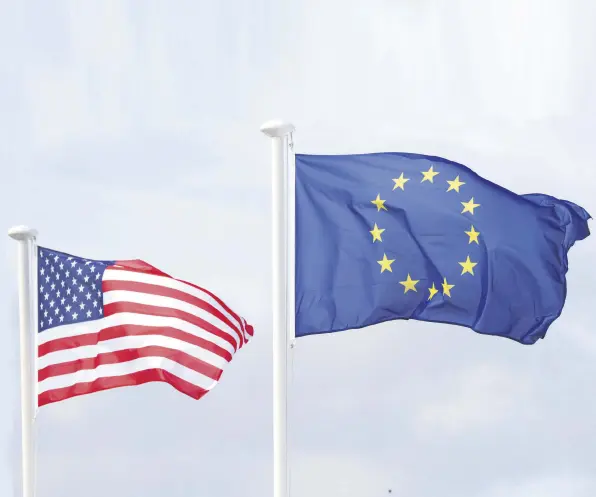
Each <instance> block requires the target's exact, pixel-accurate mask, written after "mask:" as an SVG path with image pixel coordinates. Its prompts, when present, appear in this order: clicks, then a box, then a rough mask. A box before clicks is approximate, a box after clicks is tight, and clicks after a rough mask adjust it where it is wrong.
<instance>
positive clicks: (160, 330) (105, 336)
mask: <svg viewBox="0 0 596 497" xmlns="http://www.w3.org/2000/svg"><path fill="white" fill-rule="evenodd" d="M147 335H160V336H165V337H170V338H176V339H178V340H182V341H183V342H188V343H190V344H192V345H196V346H197V347H201V348H203V349H205V350H208V351H209V352H212V353H214V354H217V355H218V356H219V357H222V358H223V359H225V360H226V361H228V362H230V361H231V360H232V354H230V353H229V352H228V351H227V350H226V349H224V348H222V347H220V346H219V345H216V344H214V343H213V342H210V341H209V340H205V339H204V338H200V337H197V336H195V335H192V334H191V333H187V332H185V331H181V330H178V329H176V328H170V327H159V326H142V325H137V324H124V325H118V326H111V327H109V328H105V329H103V330H100V331H99V332H98V333H87V334H85V335H77V336H70V337H64V338H57V339H55V340H50V341H49V342H46V343H42V344H41V345H39V347H38V349H37V350H38V357H43V356H44V355H46V354H49V353H50V352H56V351H58V350H67V349H74V348H76V347H84V346H86V345H97V344H98V343H99V342H103V341H105V340H112V339H114V338H122V337H125V336H147Z"/></svg>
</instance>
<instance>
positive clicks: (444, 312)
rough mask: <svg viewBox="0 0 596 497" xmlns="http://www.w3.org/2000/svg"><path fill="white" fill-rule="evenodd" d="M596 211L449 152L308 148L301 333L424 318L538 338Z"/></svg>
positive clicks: (302, 204)
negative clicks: (522, 187) (499, 180)
mask: <svg viewBox="0 0 596 497" xmlns="http://www.w3.org/2000/svg"><path fill="white" fill-rule="evenodd" d="M588 219H590V216H589V214H588V213H587V212H586V211H585V210H584V209H583V208H581V207H579V206H577V205H575V204H573V203H571V202H568V201H565V200H559V199H557V198H554V197H551V196H549V195H542V194H530V195H517V194H515V193H512V192H511V191H508V190H506V189H505V188H502V187H500V186H498V185H496V184H494V183H491V182H490V181H487V180H485V179H483V178H482V177H480V176H479V175H478V174H476V173H474V172H473V171H472V170H470V169H469V168H468V167H465V166H463V165H461V164H457V163H455V162H451V161H449V160H446V159H443V158H440V157H431V156H425V155H418V154H405V153H378V154H362V155H303V154H298V155H296V232H295V235H296V246H295V248H296V256H295V257H296V272H295V275H296V336H297V337H301V336H305V335H312V334H319V333H328V332H337V331H342V330H347V329H354V328H363V327H365V326H368V325H373V324H376V323H381V322H384V321H389V320H395V319H416V320H422V321H433V322H442V323H450V324H455V325H461V326H464V327H468V328H471V329H473V330H475V331H476V332H478V333H482V334H487V335H497V336H502V337H507V338H510V339H513V340H515V341H517V342H520V343H523V344H533V343H535V342H536V341H537V340H538V339H539V338H544V336H545V334H546V332H547V329H548V328H549V326H550V324H551V323H552V322H553V321H554V320H555V319H556V318H557V317H558V316H559V315H560V314H561V312H562V309H563V305H564V302H565V298H566V278H565V277H566V273H567V269H568V265H567V263H568V260H567V254H568V250H569V248H570V247H571V246H572V245H573V244H574V243H575V242H576V241H577V240H582V239H584V238H585V237H587V236H588V235H589V229H588Z"/></svg>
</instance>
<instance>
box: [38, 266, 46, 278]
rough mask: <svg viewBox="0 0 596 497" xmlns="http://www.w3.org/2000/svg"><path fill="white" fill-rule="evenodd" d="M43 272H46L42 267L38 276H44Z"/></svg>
mask: <svg viewBox="0 0 596 497" xmlns="http://www.w3.org/2000/svg"><path fill="white" fill-rule="evenodd" d="M45 272H46V270H45V268H43V267H42V268H41V269H40V270H39V274H41V275H42V276H43V275H44V274H45Z"/></svg>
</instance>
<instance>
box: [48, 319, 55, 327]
mask: <svg viewBox="0 0 596 497" xmlns="http://www.w3.org/2000/svg"><path fill="white" fill-rule="evenodd" d="M53 322H54V319H53V318H50V319H48V324H49V325H50V326H51V325H52V323H53Z"/></svg>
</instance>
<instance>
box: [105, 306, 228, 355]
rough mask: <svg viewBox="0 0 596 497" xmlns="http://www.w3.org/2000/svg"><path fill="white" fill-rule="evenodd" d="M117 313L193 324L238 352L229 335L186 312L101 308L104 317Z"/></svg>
mask: <svg viewBox="0 0 596 497" xmlns="http://www.w3.org/2000/svg"><path fill="white" fill-rule="evenodd" d="M119 312H130V313H133V314H145V315H148V316H161V317H168V318H178V319H182V320H183V321H187V322H188V323H191V324H194V325H195V326H198V327H199V328H202V329H203V330H205V331H207V332H209V333H211V334H212V335H215V336H218V337H219V338H221V339H222V340H225V341H226V342H228V343H229V344H230V345H231V346H232V347H234V351H236V350H238V344H237V343H236V340H234V339H233V338H232V337H231V336H230V334H229V333H226V332H224V331H222V330H220V329H219V328H217V327H216V326H214V325H212V324H211V323H208V322H207V321H205V320H204V319H201V318H200V317H197V316H195V315H194V314H190V313H188V312H184V311H179V310H178V309H172V308H170V307H157V306H153V305H146V304H137V303H135V302H113V303H111V304H107V305H105V306H104V308H103V314H104V316H111V315H113V314H117V313H119Z"/></svg>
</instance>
